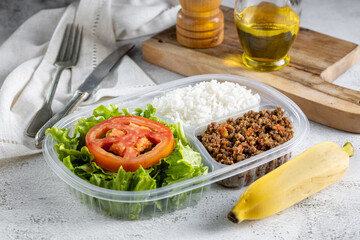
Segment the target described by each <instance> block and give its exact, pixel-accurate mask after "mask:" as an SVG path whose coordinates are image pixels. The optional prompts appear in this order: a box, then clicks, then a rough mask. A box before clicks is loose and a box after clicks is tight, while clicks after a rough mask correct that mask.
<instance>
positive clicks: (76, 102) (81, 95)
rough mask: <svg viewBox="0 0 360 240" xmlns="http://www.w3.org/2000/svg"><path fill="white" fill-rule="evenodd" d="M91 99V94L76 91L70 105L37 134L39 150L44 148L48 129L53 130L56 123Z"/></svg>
mask: <svg viewBox="0 0 360 240" xmlns="http://www.w3.org/2000/svg"><path fill="white" fill-rule="evenodd" d="M88 97H89V93H87V92H82V91H76V92H75V93H74V96H73V97H72V98H71V100H70V101H69V102H68V104H66V105H65V107H64V108H63V109H62V110H61V111H60V112H58V113H56V114H55V115H54V116H52V118H50V119H49V121H47V122H46V123H45V124H44V126H42V127H41V128H40V129H39V131H38V132H37V133H36V136H35V146H36V147H37V148H41V147H42V142H43V140H44V137H45V132H46V129H48V128H51V127H52V126H54V125H55V123H56V122H58V121H59V120H60V119H61V118H63V117H64V116H66V115H68V114H69V113H72V112H73V111H74V110H75V109H76V108H77V106H78V105H79V104H80V103H81V102H82V101H84V100H86V99H87V98H88Z"/></svg>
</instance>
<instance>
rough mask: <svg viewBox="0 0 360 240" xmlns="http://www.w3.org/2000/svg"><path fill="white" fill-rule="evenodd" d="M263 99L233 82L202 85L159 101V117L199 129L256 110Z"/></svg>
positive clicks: (181, 89) (215, 81)
mask: <svg viewBox="0 0 360 240" xmlns="http://www.w3.org/2000/svg"><path fill="white" fill-rule="evenodd" d="M259 103H260V96H259V95H258V94H252V93H251V90H248V89H246V87H244V86H241V85H239V84H237V83H232V82H218V81H217V80H211V81H209V82H200V83H198V84H196V85H195V86H188V87H184V88H179V89H176V90H173V91H170V92H168V93H166V94H165V95H164V96H162V97H159V98H155V99H154V100H153V102H152V104H153V106H154V107H155V108H156V109H157V113H158V114H160V115H162V116H164V117H166V118H168V119H170V120H172V121H174V122H178V121H181V122H182V123H184V124H186V125H196V124H200V123H204V122H207V121H211V120H214V119H216V118H219V117H223V116H225V115H228V114H231V113H234V112H237V111H241V110H243V109H245V108H249V107H252V106H256V105H258V104H259Z"/></svg>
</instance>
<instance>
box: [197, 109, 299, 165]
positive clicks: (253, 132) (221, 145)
mask: <svg viewBox="0 0 360 240" xmlns="http://www.w3.org/2000/svg"><path fill="white" fill-rule="evenodd" d="M293 135H294V132H293V130H292V126H291V122H290V121H289V119H288V118H287V117H284V111H283V110H282V109H281V108H280V107H277V108H276V109H275V110H273V111H269V110H263V111H260V112H254V111H249V112H247V113H245V114H244V115H243V116H241V117H239V118H237V119H235V120H234V119H232V118H229V119H228V120H227V121H226V122H225V123H220V124H217V123H215V122H214V123H211V124H209V125H208V127H207V129H206V131H205V133H204V135H203V136H199V137H198V138H199V140H200V141H201V142H202V144H203V145H204V146H205V148H206V149H207V151H208V152H209V153H210V155H211V156H212V157H213V158H214V159H215V160H216V161H218V162H219V163H222V164H227V165H231V164H234V163H237V162H240V161H242V160H244V159H247V158H249V157H252V156H254V155H257V154H259V153H261V152H264V151H266V150H268V149H271V148H274V147H276V146H278V145H280V144H282V143H284V142H286V141H288V140H290V139H291V138H292V137H293Z"/></svg>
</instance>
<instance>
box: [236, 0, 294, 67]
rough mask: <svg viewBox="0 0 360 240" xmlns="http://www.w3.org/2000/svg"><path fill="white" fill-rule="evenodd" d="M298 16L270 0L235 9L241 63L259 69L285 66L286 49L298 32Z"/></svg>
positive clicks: (286, 62) (289, 46) (287, 50)
mask: <svg viewBox="0 0 360 240" xmlns="http://www.w3.org/2000/svg"><path fill="white" fill-rule="evenodd" d="M299 23H300V20H299V16H298V14H297V13H296V12H294V11H293V10H292V9H291V8H290V7H289V6H285V7H278V6H277V5H275V4H273V3H269V2H261V3H260V4H259V5H257V6H251V7H247V8H245V9H244V10H243V11H242V12H237V11H236V10H235V24H236V29H237V33H238V36H239V39H240V42H241V45H242V48H243V50H244V54H243V61H244V64H245V65H246V66H247V67H249V68H252V69H255V70H259V71H273V70H277V69H280V68H282V67H284V66H286V65H287V64H288V62H289V56H288V52H289V50H290V48H291V46H292V45H293V43H294V41H295V38H296V35H297V34H298V31H299Z"/></svg>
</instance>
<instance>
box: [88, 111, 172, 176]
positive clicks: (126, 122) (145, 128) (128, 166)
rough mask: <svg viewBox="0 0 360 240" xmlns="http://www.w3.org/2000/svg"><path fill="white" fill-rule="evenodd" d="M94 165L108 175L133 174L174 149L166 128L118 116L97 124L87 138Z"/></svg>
mask: <svg viewBox="0 0 360 240" xmlns="http://www.w3.org/2000/svg"><path fill="white" fill-rule="evenodd" d="M85 141H86V146H87V148H88V149H89V151H90V152H91V153H92V154H94V156H95V158H94V160H93V161H94V162H96V164H97V165H99V166H100V167H102V168H103V169H106V170H108V171H112V172H117V171H118V170H119V168H120V166H122V167H123V168H124V170H125V171H136V170H137V169H138V168H139V167H140V165H141V166H142V167H143V168H148V167H151V166H153V165H154V164H156V163H158V162H159V161H160V159H162V158H165V157H167V156H168V155H169V154H170V153H171V152H172V151H173V150H174V147H175V141H174V136H173V134H172V132H171V130H170V128H168V127H167V126H165V125H163V124H161V123H159V122H156V121H154V120H150V119H147V118H143V117H138V116H117V117H112V118H110V119H108V120H105V121H103V122H101V123H98V124H97V125H95V126H94V127H92V128H91V129H90V131H89V132H88V133H87V134H86V138H85Z"/></svg>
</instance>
